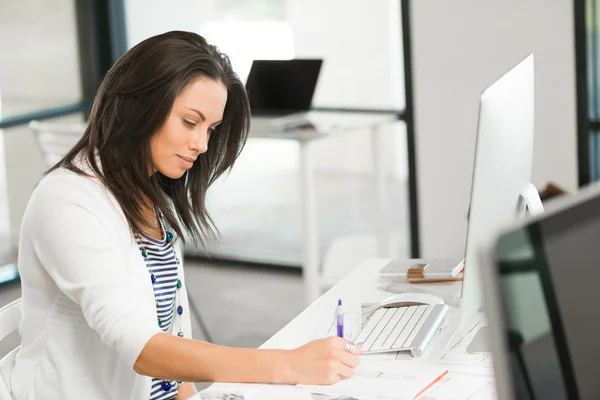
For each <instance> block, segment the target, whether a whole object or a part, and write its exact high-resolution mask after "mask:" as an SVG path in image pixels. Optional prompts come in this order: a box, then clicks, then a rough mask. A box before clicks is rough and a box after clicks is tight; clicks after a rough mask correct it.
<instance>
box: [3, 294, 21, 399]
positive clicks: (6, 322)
mask: <svg viewBox="0 0 600 400" xmlns="http://www.w3.org/2000/svg"><path fill="white" fill-rule="evenodd" d="M20 323H21V299H17V300H15V301H13V302H12V303H9V304H7V305H5V306H4V307H2V308H0V340H3V339H5V338H6V337H7V336H8V335H10V334H11V333H13V332H15V331H17V330H18V329H19V324H20ZM18 350H19V347H17V348H15V349H13V350H12V351H10V352H9V353H8V354H7V355H6V356H4V357H3V358H2V359H1V360H0V399H1V400H11V399H12V398H13V397H12V394H11V387H10V371H11V369H12V367H13V365H14V362H15V357H16V355H17V351H18Z"/></svg>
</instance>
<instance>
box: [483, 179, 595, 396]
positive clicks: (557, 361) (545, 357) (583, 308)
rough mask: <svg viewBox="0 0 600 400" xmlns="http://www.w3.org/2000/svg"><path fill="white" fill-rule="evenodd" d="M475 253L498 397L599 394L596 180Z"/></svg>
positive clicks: (507, 231)
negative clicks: (478, 255)
mask: <svg viewBox="0 0 600 400" xmlns="http://www.w3.org/2000/svg"><path fill="white" fill-rule="evenodd" d="M550 204H551V206H552V208H551V211H547V212H546V213H545V214H542V215H540V216H538V217H535V218H532V219H529V220H527V221H525V222H523V223H520V224H517V225H515V226H513V227H512V228H510V229H508V230H506V231H505V232H504V233H502V234H501V235H500V237H499V239H498V241H497V242H496V243H495V244H494V245H493V247H492V248H488V249H482V251H481V253H480V262H481V266H482V268H481V271H482V274H483V275H482V285H483V287H482V288H483V293H484V300H485V303H484V304H485V310H486V313H487V317H488V318H487V319H488V323H489V326H490V339H491V342H492V349H493V361H494V371H495V374H496V385H497V392H498V399H500V400H509V399H525V400H546V399H557V400H563V399H564V400H567V399H569V400H577V399H595V398H599V397H598V396H599V395H598V394H599V393H600V379H598V373H597V371H598V363H599V360H600V342H599V338H600V318H598V304H600V292H599V291H598V285H599V283H600V268H598V263H599V262H600V246H599V245H598V237H599V236H598V232H600V185H593V186H591V187H588V188H586V189H583V190H582V191H580V192H579V193H578V194H577V195H575V196H572V197H569V198H562V199H559V200H556V201H555V202H554V203H550Z"/></svg>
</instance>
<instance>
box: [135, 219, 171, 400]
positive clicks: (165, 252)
mask: <svg viewBox="0 0 600 400" xmlns="http://www.w3.org/2000/svg"><path fill="white" fill-rule="evenodd" d="M137 244H138V247H139V248H140V251H141V249H142V248H146V258H145V261H146V266H147V267H148V272H149V275H148V279H151V275H152V274H153V275H154V277H155V278H156V281H155V283H154V296H155V297H156V301H157V311H158V315H157V317H158V319H157V323H158V320H160V321H161V322H162V326H161V329H162V330H163V331H164V332H168V331H170V330H171V324H173V323H174V316H175V315H176V314H175V307H176V304H175V303H176V292H177V263H176V255H175V251H174V250H173V246H172V245H171V244H169V243H167V239H166V234H165V231H164V230H163V239H162V240H156V239H154V238H151V237H147V236H143V237H141V238H138V239H137ZM175 323H176V324H178V323H179V320H178V319H177V318H175ZM174 329H175V330H179V329H180V327H179V326H177V325H176V326H175V327H174ZM163 381H164V380H163V379H157V378H152V389H151V390H150V400H167V399H174V398H175V397H176V396H177V385H173V388H172V389H171V390H170V391H168V392H165V391H164V390H163V389H162V387H161V384H162V383H163Z"/></svg>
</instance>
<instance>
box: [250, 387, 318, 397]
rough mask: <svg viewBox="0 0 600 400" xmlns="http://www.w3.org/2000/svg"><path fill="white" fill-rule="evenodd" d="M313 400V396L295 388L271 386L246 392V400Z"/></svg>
mask: <svg viewBox="0 0 600 400" xmlns="http://www.w3.org/2000/svg"><path fill="white" fill-rule="evenodd" d="M282 399H286V400H313V396H312V394H310V392H308V391H307V390H305V389H301V388H298V387H294V386H271V387H267V388H261V389H250V390H246V391H245V392H244V400H282Z"/></svg>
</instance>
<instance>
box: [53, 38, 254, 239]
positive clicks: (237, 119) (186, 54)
mask: <svg viewBox="0 0 600 400" xmlns="http://www.w3.org/2000/svg"><path fill="white" fill-rule="evenodd" d="M199 77H205V78H209V79H212V80H214V81H218V82H222V83H223V85H224V86H225V87H226V88H227V103H226V105H225V110H224V114H223V121H222V122H221V124H220V125H219V127H218V128H217V133H216V134H214V135H211V137H210V144H209V146H208V151H207V152H206V153H204V154H201V155H200V156H199V157H198V159H197V160H196V161H195V163H194V166H193V167H192V168H191V169H190V170H188V171H187V172H186V174H185V175H184V176H183V177H181V178H180V179H170V178H168V177H166V176H164V175H162V174H161V173H160V172H156V173H154V174H153V175H152V177H150V178H149V172H148V166H149V165H152V164H151V162H152V161H151V153H150V138H151V137H152V136H153V135H154V134H155V133H156V132H157V131H158V130H159V129H160V128H161V127H162V125H163V123H164V122H165V121H166V119H167V117H168V116H169V114H170V112H171V108H172V106H173V103H174V101H175V98H176V97H177V95H178V94H179V93H181V91H182V90H184V89H185V88H186V87H187V86H188V85H189V84H190V83H192V82H193V81H194V80H196V79H197V78H199ZM249 127H250V105H249V103H248V96H247V94H246V90H245V88H244V85H243V84H242V82H241V81H240V79H239V77H238V76H237V75H236V73H235V72H234V71H233V69H232V67H231V63H230V61H229V58H228V57H227V56H226V55H224V54H223V53H221V52H220V51H219V50H218V49H217V48H216V47H215V46H213V45H210V44H208V43H207V42H206V40H205V39H204V38H203V37H202V36H200V35H198V34H195V33H191V32H182V31H172V32H167V33H164V34H161V35H157V36H153V37H151V38H148V39H146V40H144V41H143V42H141V43H139V44H138V45H136V46H135V47H133V48H132V49H130V50H129V51H128V52H127V53H125V54H124V55H123V56H122V57H121V58H120V59H119V60H118V61H117V62H116V63H115V64H114V65H113V66H112V68H111V69H110V70H109V71H108V73H107V74H106V76H105V77H104V79H103V81H102V83H101V85H100V88H99V89H98V92H97V93H96V97H95V98H94V102H93V104H92V107H91V112H90V116H89V124H88V126H87V128H86V130H85V133H84V135H83V137H82V138H81V140H80V141H79V142H78V143H77V144H76V145H75V147H73V149H71V151H69V153H68V154H67V155H66V156H65V157H64V158H63V159H62V160H61V161H59V162H58V163H57V164H56V165H55V166H54V167H52V168H51V169H50V170H49V171H48V173H49V172H51V171H53V170H55V169H57V168H59V167H64V168H67V169H69V170H71V171H74V172H76V173H78V174H81V175H86V173H85V172H84V171H83V170H82V169H80V168H78V166H77V159H78V157H83V159H85V160H86V161H87V162H88V164H89V165H90V167H91V169H92V171H93V172H94V173H95V174H96V175H97V176H98V178H99V179H100V180H101V181H102V183H103V184H104V185H105V186H106V187H107V188H108V189H109V190H110V192H111V193H112V194H113V195H114V197H115V198H116V199H117V201H118V202H119V205H120V206H121V208H122V209H123V212H124V214H125V217H126V218H127V222H128V223H129V226H130V228H131V231H132V234H134V235H141V234H142V233H143V230H142V228H144V227H145V228H148V227H150V223H149V221H146V220H145V219H144V216H143V209H144V208H147V207H155V208H157V209H158V210H160V211H161V212H162V213H163V215H164V217H165V218H166V220H167V222H168V223H169V225H171V227H172V228H173V230H174V231H175V232H176V233H177V235H178V236H179V237H181V238H183V237H184V235H183V231H184V229H185V231H187V233H188V234H189V235H190V236H191V238H192V239H193V240H195V241H199V242H202V243H204V242H205V238H206V236H214V235H215V233H216V232H217V230H216V228H215V226H214V224H213V222H212V220H211V218H210V216H209V215H208V212H207V210H206V207H205V205H206V191H207V189H208V187H209V186H210V185H211V184H212V183H213V182H214V181H215V180H216V179H217V178H218V177H219V176H220V175H221V174H223V173H224V172H226V171H227V170H228V169H230V168H231V167H232V166H233V164H234V162H235V160H236V159H237V157H238V156H239V154H240V152H241V150H242V148H243V147H244V144H245V142H246V138H247V134H248V130H249ZM97 160H99V161H100V165H98V162H97ZM148 203H149V204H148Z"/></svg>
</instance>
